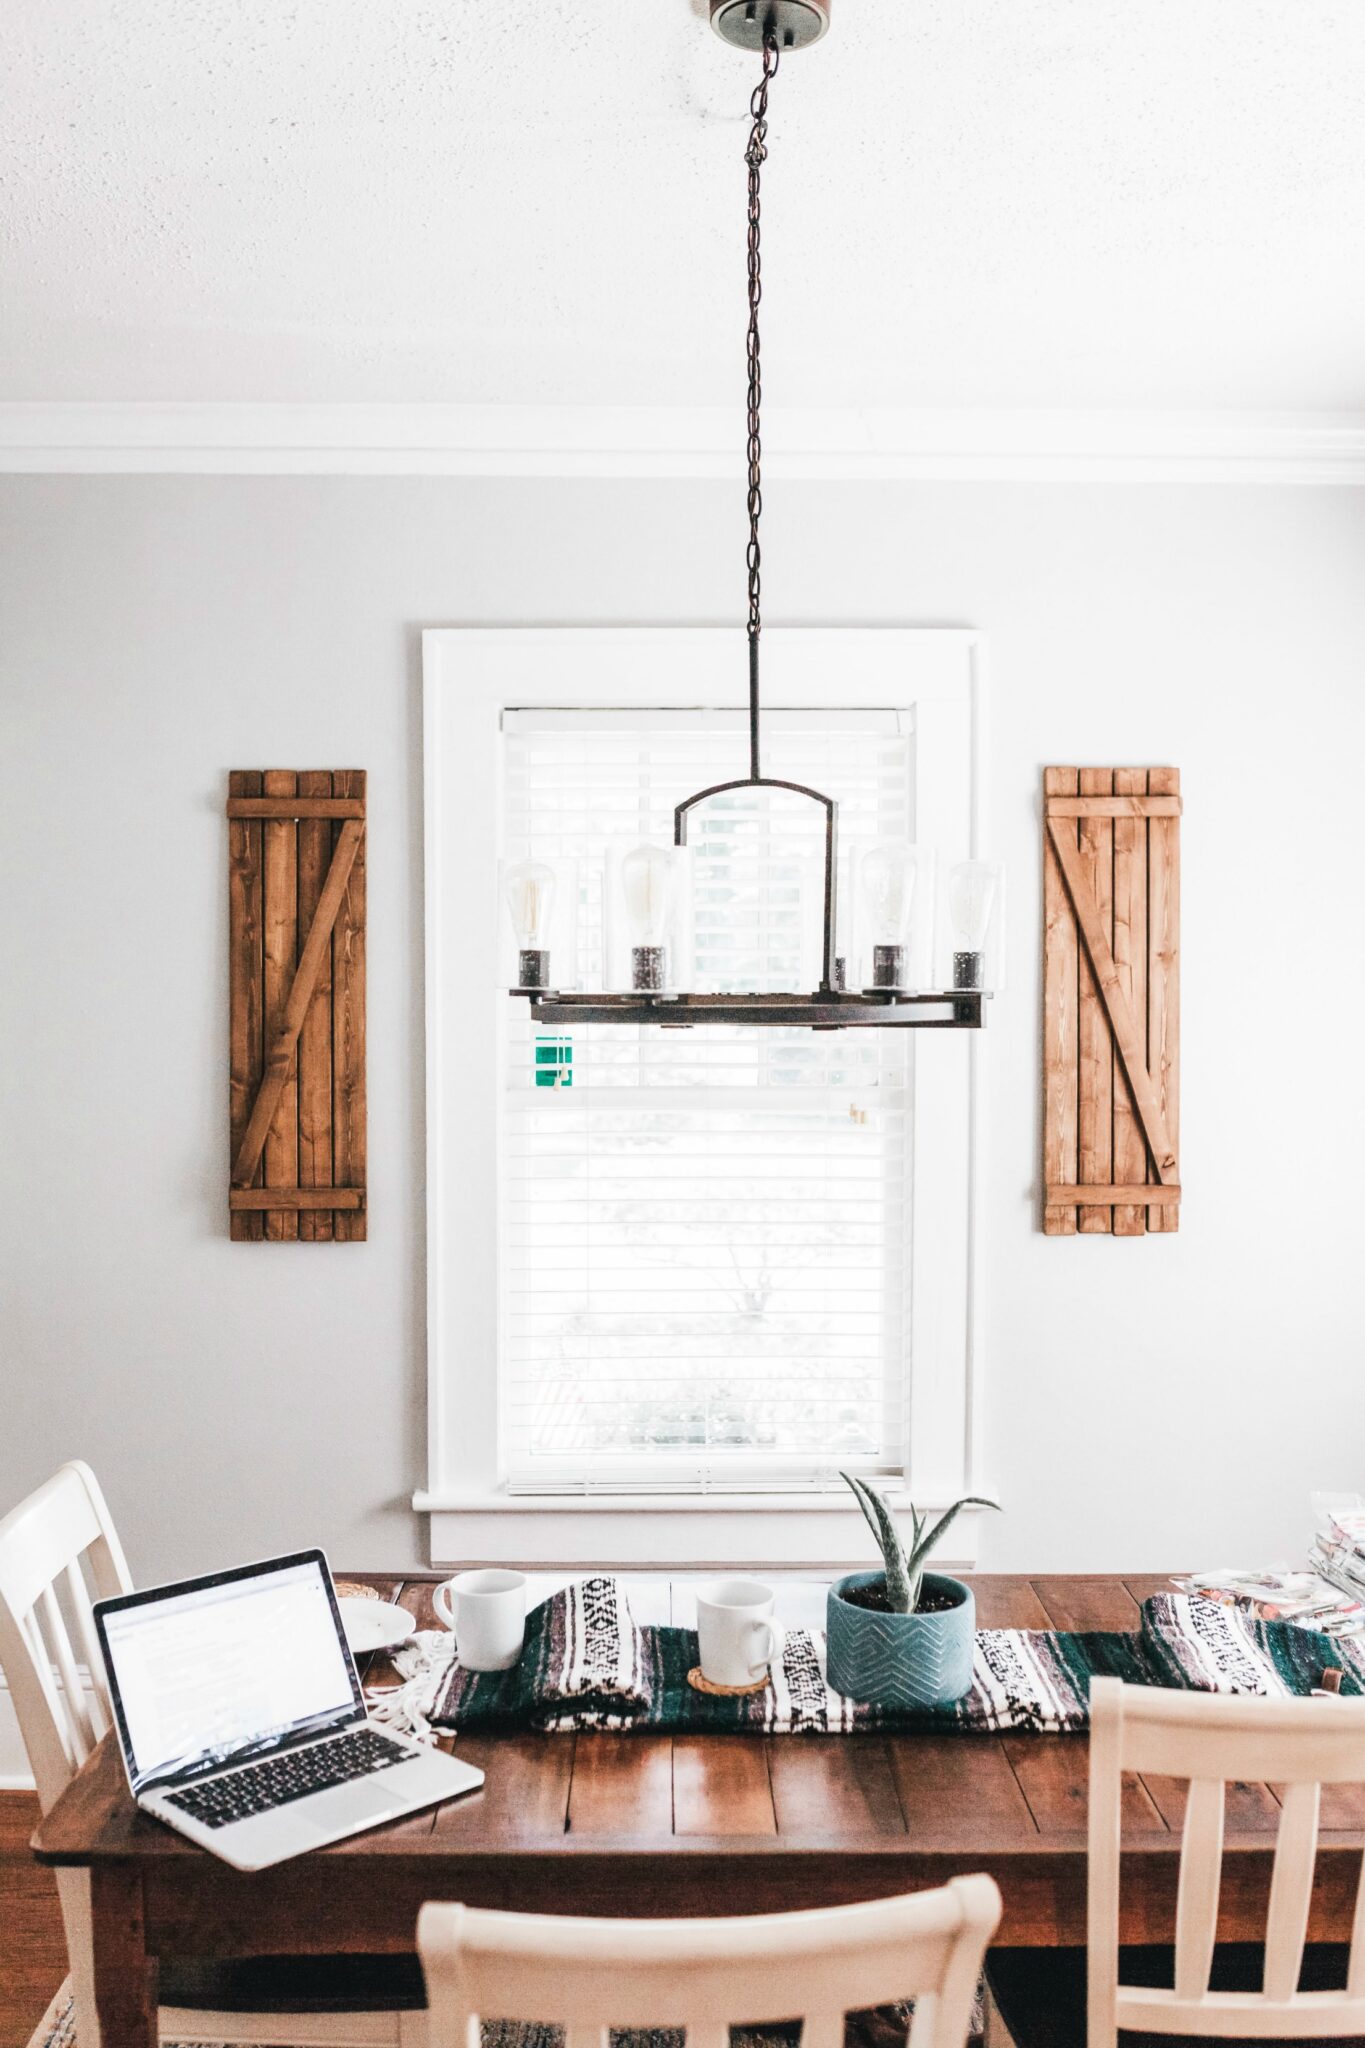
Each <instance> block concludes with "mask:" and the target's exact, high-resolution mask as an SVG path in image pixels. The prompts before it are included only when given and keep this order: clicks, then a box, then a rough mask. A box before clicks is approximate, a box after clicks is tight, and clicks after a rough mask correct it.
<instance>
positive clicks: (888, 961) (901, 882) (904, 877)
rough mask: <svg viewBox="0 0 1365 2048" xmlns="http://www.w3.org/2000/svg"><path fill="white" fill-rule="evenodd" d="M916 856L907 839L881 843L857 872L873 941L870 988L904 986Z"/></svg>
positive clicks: (913, 898) (864, 859)
mask: <svg viewBox="0 0 1365 2048" xmlns="http://www.w3.org/2000/svg"><path fill="white" fill-rule="evenodd" d="M918 868H919V856H918V854H917V853H916V852H915V849H914V847H913V846H911V844H910V842H909V841H908V840H906V839H883V840H882V841H881V842H880V844H879V845H877V846H874V847H873V848H872V849H871V851H870V852H868V853H865V854H864V855H863V861H862V867H861V869H860V871H859V875H860V880H861V882H862V890H863V903H864V906H865V908H866V910H867V917H868V925H869V928H870V936H871V940H872V986H873V987H874V988H903V987H904V986H905V941H906V935H907V933H908V932H909V929H910V906H911V905H912V903H913V902H914V900H915V876H916V873H917V872H918Z"/></svg>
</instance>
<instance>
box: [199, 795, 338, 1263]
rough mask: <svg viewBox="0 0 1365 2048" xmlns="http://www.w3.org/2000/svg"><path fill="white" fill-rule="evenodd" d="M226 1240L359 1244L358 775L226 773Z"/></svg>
mask: <svg viewBox="0 0 1365 2048" xmlns="http://www.w3.org/2000/svg"><path fill="white" fill-rule="evenodd" d="M227 814H228V873H229V888H228V933H229V939H228V943H229V1009H230V1030H229V1037H230V1054H231V1140H232V1152H231V1161H232V1165H231V1185H230V1187H229V1191H228V1210H229V1215H230V1219H231V1230H232V1236H233V1237H234V1239H238V1240H259V1239H262V1238H265V1239H272V1240H279V1239H288V1238H294V1239H299V1238H301V1239H303V1240H304V1241H305V1242H309V1243H318V1242H321V1241H324V1240H327V1239H333V1238H340V1239H343V1240H350V1241H355V1240H358V1239H361V1238H363V1237H364V1236H365V1200H366V1196H365V775H364V772H363V770H360V769H336V770H332V769H325V768H324V769H311V770H305V771H302V772H300V773H298V774H296V773H295V772H294V771H293V770H292V769H287V770H286V769H275V768H270V769H264V770H255V769H235V770H234V771H233V773H232V774H231V775H230V776H229V778H228V804H227Z"/></svg>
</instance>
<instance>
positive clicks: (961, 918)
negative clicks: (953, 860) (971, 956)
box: [948, 860, 1000, 953]
mask: <svg viewBox="0 0 1365 2048" xmlns="http://www.w3.org/2000/svg"><path fill="white" fill-rule="evenodd" d="M999 886H1000V870H999V868H998V867H997V866H996V864H995V863H994V861H986V860H963V861H959V862H958V864H957V866H956V867H955V868H952V869H950V871H949V874H948V918H949V922H950V923H951V925H952V929H953V945H954V947H955V948H957V949H958V950H959V951H961V952H971V953H979V952H981V951H982V950H983V948H984V946H985V944H986V933H987V932H988V931H989V930H990V923H991V913H992V911H993V910H994V909H995V897H996V891H997V890H998V888H999Z"/></svg>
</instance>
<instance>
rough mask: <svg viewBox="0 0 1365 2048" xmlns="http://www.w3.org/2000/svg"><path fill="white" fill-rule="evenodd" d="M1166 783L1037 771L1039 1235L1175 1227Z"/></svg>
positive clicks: (1174, 1049) (1174, 785) (1175, 785)
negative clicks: (1040, 936) (1039, 872)
mask: <svg viewBox="0 0 1365 2048" xmlns="http://www.w3.org/2000/svg"><path fill="white" fill-rule="evenodd" d="M1180 811H1181V801H1180V771H1179V770H1178V769H1176V768H1079V769H1077V768H1047V769H1045V770H1044V771H1043V840H1044V844H1043V912H1044V945H1043V1067H1044V1114H1043V1175H1044V1180H1045V1183H1046V1185H1045V1189H1044V1197H1043V1203H1044V1206H1043V1229H1044V1231H1045V1232H1046V1233H1047V1235H1048V1236H1049V1237H1069V1236H1073V1235H1074V1234H1075V1233H1076V1232H1077V1231H1080V1232H1082V1233H1084V1234H1087V1235H1089V1234H1091V1233H1093V1232H1100V1231H1104V1232H1108V1231H1112V1232H1113V1234H1114V1235H1115V1236H1116V1237H1138V1236H1141V1235H1142V1234H1143V1233H1144V1232H1146V1231H1155V1232H1168V1231H1172V1230H1176V1229H1178V1227H1179V1222H1180V1207H1179V1204H1180V1168H1179V1156H1178V1146H1179V1109H1180V1098H1179V1080H1180Z"/></svg>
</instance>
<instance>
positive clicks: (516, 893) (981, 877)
mask: <svg viewBox="0 0 1365 2048" xmlns="http://www.w3.org/2000/svg"><path fill="white" fill-rule="evenodd" d="M710 5H711V21H712V26H713V27H714V28H715V29H716V31H717V33H718V34H719V35H721V36H722V37H723V38H724V39H725V41H726V42H728V43H732V44H734V45H735V46H736V47H738V48H740V49H744V50H750V51H754V52H757V53H761V58H762V65H763V70H762V76H761V77H760V79H759V81H758V84H757V85H756V86H755V87H754V89H753V93H752V95H751V98H750V102H749V112H750V117H751V124H752V125H751V127H750V131H749V140H748V144H747V147H746V149H745V152H744V158H745V163H746V164H747V166H748V174H749V175H748V207H747V218H748V234H747V249H748V266H747V267H748V302H749V324H748V335H747V342H746V358H747V364H748V385H749V391H748V437H747V442H746V458H747V472H748V514H749V538H748V545H747V548H746V557H745V559H746V563H747V568H748V596H749V619H748V642H749V772H748V774H747V775H742V776H738V777H736V778H735V779H733V780H731V781H727V782H717V783H713V784H711V786H710V787H709V788H707V789H699V790H697V791H696V792H695V794H694V795H692V796H688V797H684V798H683V800H682V802H681V803H679V804H677V805H676V806H675V808H674V812H673V850H670V849H668V848H665V847H661V846H652V845H643V846H637V847H636V848H635V849H634V851H633V852H631V853H628V854H627V855H626V856H625V859H624V860H623V862H622V864H621V891H622V895H623V897H624V910H625V919H626V924H627V927H628V930H629V934H630V938H631V942H632V943H631V986H630V989H629V990H628V991H626V990H619V991H618V990H605V989H604V990H598V991H590V992H583V991H579V990H571V989H556V987H555V986H554V981H553V962H552V959H551V953H550V949H549V924H550V914H551V910H552V908H553V903H554V897H555V885H556V877H555V873H554V870H553V869H552V868H551V867H550V866H548V864H546V863H544V862H540V861H535V860H531V861H521V862H518V863H517V864H516V865H515V866H514V867H512V868H511V869H509V871H508V873H507V875H506V876H505V878H504V881H505V889H506V894H507V903H508V908H509V911H510V913H511V918H512V926H513V930H514V932H515V934H516V940H517V949H518V950H517V986H516V987H515V988H514V989H512V990H511V991H510V993H511V994H512V995H514V996H524V997H526V998H527V999H528V1000H529V1002H530V1006H531V1015H532V1019H533V1021H534V1022H535V1023H537V1024H554V1025H563V1024H573V1023H585V1024H659V1025H663V1026H665V1027H670V1026H671V1027H672V1028H674V1029H679V1028H686V1027H688V1026H690V1025H693V1024H757V1025H806V1026H809V1027H810V1028H811V1029H813V1030H816V1031H840V1030H843V1029H845V1028H847V1027H849V1026H852V1025H878V1026H886V1025H901V1026H918V1027H921V1028H923V1027H926V1026H927V1027H936V1028H939V1029H942V1028H945V1027H946V1028H949V1029H952V1028H958V1029H968V1030H973V1029H979V1028H980V1027H981V1026H982V1025H983V1024H984V1022H985V1016H986V1012H985V1003H986V999H987V991H986V989H985V987H984V978H985V976H984V962H985V952H984V948H985V940H986V934H987V930H988V928H989V925H990V922H991V915H992V911H993V909H994V905H995V899H996V893H997V888H998V882H999V871H998V869H997V868H995V867H994V866H993V865H991V864H989V863H987V862H985V861H977V860H971V861H962V862H960V863H959V864H958V865H957V866H956V867H954V868H953V869H952V870H951V871H950V873H949V876H948V887H947V903H948V911H949V916H950V919H951V922H952V925H953V940H954V950H953V985H952V987H951V988H950V989H938V990H935V989H930V990H924V989H917V988H914V987H911V986H910V985H909V979H910V947H909V943H908V940H909V931H910V918H911V910H912V906H913V903H914V898H915V883H916V877H917V872H918V865H919V861H918V854H917V851H916V849H915V847H914V846H912V845H910V844H909V843H908V842H906V841H904V840H884V841H881V842H879V843H878V844H876V845H874V846H872V847H871V848H870V849H869V850H868V851H867V852H866V853H864V854H863V856H862V860H861V862H860V864H859V877H858V879H859V883H860V888H861V895H862V901H863V908H864V913H865V916H866V919H867V922H868V925H869V928H870V933H871V937H870V940H869V944H868V950H869V952H870V972H871V980H870V982H869V984H868V985H867V986H866V987H863V988H849V987H848V986H847V985H846V984H847V981H848V973H847V964H848V963H847V956H846V954H845V953H844V952H842V951H840V949H839V943H838V937H837V934H836V872H837V863H838V850H839V816H838V805H837V804H836V803H835V801H834V799H833V797H830V796H826V795H825V794H824V793H823V791H821V790H818V789H812V788H810V787H809V785H808V784H806V783H801V782H788V781H784V780H782V779H781V778H780V777H774V776H771V775H765V774H764V773H763V771H762V748H761V742H762V719H761V709H760V701H759V643H760V640H761V636H762V631H763V618H762V604H761V599H762V578H761V567H762V554H761V550H760V547H759V522H760V519H761V517H762V512H763V488H762V484H763V476H762V456H763V443H762V432H761V403H762V377H761V363H760V354H759V333H758V311H759V302H760V299H761V297H762V262H761V249H760V181H761V174H762V168H763V164H764V162H765V161H766V159H767V154H768V148H767V138H768V90H769V87H770V85H771V84H772V81H773V79H774V78H775V77H776V76H777V70H778V64H779V62H780V58H781V55H782V53H783V52H784V51H787V50H793V49H799V48H801V47H802V46H803V45H805V44H808V43H813V42H816V41H818V40H819V38H820V37H821V36H822V35H823V34H824V33H825V30H826V29H827V27H828V26H829V0H710ZM746 789H753V790H784V791H787V792H788V793H790V794H792V795H795V796H797V797H801V798H805V799H808V800H809V802H810V803H812V804H815V805H818V806H819V808H820V810H821V812H822V813H823V828H824V878H823V888H824V896H823V918H822V937H821V952H820V979H819V984H818V986H817V987H816V988H815V989H813V990H810V991H793V992H790V993H788V992H785V991H783V992H767V993H753V994H746V993H735V992H729V993H724V994H705V993H700V992H692V991H684V990H679V989H677V988H674V987H672V986H671V985H670V973H669V948H668V944H667V937H668V930H669V924H670V918H671V914H672V908H673V894H674V887H673V885H674V880H675V872H676V868H675V863H676V860H677V858H678V855H677V851H676V850H677V849H679V848H682V847H685V846H686V845H687V832H688V821H689V818H690V817H691V814H692V813H693V811H695V810H696V809H697V807H698V806H699V805H701V804H704V803H707V802H708V801H709V800H710V799H711V798H713V797H719V796H725V795H727V794H729V793H731V792H733V791H736V790H746Z"/></svg>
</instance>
